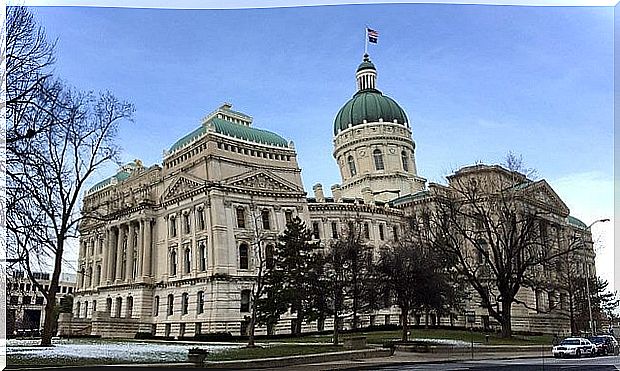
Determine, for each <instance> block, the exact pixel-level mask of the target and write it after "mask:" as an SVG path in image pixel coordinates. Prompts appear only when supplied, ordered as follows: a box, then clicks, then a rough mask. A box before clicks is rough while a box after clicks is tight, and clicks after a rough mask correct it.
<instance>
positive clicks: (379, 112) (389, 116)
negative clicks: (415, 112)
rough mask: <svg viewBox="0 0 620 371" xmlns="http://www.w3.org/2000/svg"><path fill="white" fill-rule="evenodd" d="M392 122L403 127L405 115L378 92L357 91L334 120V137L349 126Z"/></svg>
mask: <svg viewBox="0 0 620 371" xmlns="http://www.w3.org/2000/svg"><path fill="white" fill-rule="evenodd" d="M380 119H382V120H383V121H384V122H394V121H396V122H397V123H399V124H401V125H405V123H407V122H408V119H407V114H406V113H405V111H404V110H403V109H402V108H401V107H400V106H399V105H398V103H396V101H395V100H394V99H392V98H390V97H388V96H385V95H383V94H382V93H381V92H380V91H379V90H376V89H366V90H360V91H358V92H357V93H356V94H355V95H354V96H353V98H351V99H350V100H349V101H348V102H346V103H345V104H344V106H342V108H341V109H340V111H338V114H337V115H336V119H335V120H334V135H337V134H338V133H339V132H340V131H342V130H346V129H347V128H349V126H356V125H361V124H363V123H364V120H366V122H378V121H379V120H380Z"/></svg>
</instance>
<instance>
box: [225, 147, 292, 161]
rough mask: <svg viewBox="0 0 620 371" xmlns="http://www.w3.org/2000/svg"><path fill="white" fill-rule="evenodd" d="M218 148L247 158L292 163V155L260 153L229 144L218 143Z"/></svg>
mask: <svg viewBox="0 0 620 371" xmlns="http://www.w3.org/2000/svg"><path fill="white" fill-rule="evenodd" d="M217 148H218V149H223V150H225V151H230V152H235V153H239V154H242V155H246V156H253V157H260V158H266V159H270V160H277V161H290V160H291V156H290V155H284V154H280V153H271V152H265V151H258V150H255V149H249V148H243V147H238V146H235V145H231V144H227V143H218V144H217Z"/></svg>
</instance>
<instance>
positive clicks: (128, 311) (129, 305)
mask: <svg viewBox="0 0 620 371" xmlns="http://www.w3.org/2000/svg"><path fill="white" fill-rule="evenodd" d="M132 312H133V297H131V296H129V297H128V298H127V309H126V310H125V315H126V316H127V318H131V315H132Z"/></svg>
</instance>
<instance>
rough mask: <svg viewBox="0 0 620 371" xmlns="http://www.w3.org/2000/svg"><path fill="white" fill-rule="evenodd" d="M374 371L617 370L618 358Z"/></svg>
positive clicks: (414, 366)
mask: <svg viewBox="0 0 620 371" xmlns="http://www.w3.org/2000/svg"><path fill="white" fill-rule="evenodd" d="M374 369H376V370H394V371H396V370H481V371H482V370H489V371H490V370H502V371H509V370H531V371H534V370H545V371H551V370H579V371H590V370H618V369H620V356H609V357H596V358H580V359H575V358H572V359H555V358H544V359H541V358H526V359H512V360H511V359H496V360H484V361H460V362H450V363H416V364H410V365H407V364H401V365H393V366H386V367H375V368H374Z"/></svg>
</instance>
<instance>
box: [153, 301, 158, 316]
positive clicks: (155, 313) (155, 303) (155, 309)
mask: <svg viewBox="0 0 620 371" xmlns="http://www.w3.org/2000/svg"><path fill="white" fill-rule="evenodd" d="M153 316H154V317H157V316H159V296H156V297H155V300H153Z"/></svg>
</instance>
